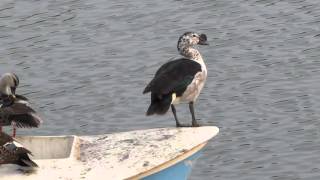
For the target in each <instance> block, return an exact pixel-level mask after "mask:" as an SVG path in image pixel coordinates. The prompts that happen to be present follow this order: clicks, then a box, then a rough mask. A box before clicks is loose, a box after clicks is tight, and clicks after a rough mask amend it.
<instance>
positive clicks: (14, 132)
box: [12, 122, 17, 137]
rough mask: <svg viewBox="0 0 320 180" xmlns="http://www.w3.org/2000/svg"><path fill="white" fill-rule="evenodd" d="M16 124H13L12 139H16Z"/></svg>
mask: <svg viewBox="0 0 320 180" xmlns="http://www.w3.org/2000/svg"><path fill="white" fill-rule="evenodd" d="M16 128H17V127H16V123H15V122H12V137H16V133H17V129H16Z"/></svg>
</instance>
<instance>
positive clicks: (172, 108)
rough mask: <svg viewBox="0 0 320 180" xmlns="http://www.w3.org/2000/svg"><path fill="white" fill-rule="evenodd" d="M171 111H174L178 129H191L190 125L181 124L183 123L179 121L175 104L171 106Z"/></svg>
mask: <svg viewBox="0 0 320 180" xmlns="http://www.w3.org/2000/svg"><path fill="white" fill-rule="evenodd" d="M171 110H172V113H173V116H174V119H175V120H176V127H190V125H185V124H181V123H180V122H179V121H178V117H177V112H176V108H175V107H174V105H173V104H171Z"/></svg>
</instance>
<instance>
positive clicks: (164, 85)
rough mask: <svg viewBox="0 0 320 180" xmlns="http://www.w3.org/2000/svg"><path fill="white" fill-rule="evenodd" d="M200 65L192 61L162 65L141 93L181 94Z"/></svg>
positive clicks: (199, 68) (175, 61)
mask: <svg viewBox="0 0 320 180" xmlns="http://www.w3.org/2000/svg"><path fill="white" fill-rule="evenodd" d="M200 71H201V65H200V64H199V63H197V62H195V61H193V60H189V59H183V58H182V59H178V60H174V61H170V62H168V63H166V64H164V65H162V66H161V67H160V68H159V69H158V71H157V72H156V74H155V77H154V78H153V79H152V80H151V82H150V83H149V84H148V86H147V87H146V88H145V89H144V91H143V93H148V92H150V91H151V92H152V93H155V94H168V93H170V92H176V93H179V94H181V93H183V91H184V90H185V89H186V88H187V86H188V85H189V84H190V83H191V82H192V80H193V78H194V76H195V74H196V73H197V72H200Z"/></svg>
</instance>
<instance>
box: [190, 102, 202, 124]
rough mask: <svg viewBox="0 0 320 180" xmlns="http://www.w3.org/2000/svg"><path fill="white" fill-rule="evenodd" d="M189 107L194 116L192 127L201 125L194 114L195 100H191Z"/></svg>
mask: <svg viewBox="0 0 320 180" xmlns="http://www.w3.org/2000/svg"><path fill="white" fill-rule="evenodd" d="M189 109H190V113H191V116H192V127H199V126H200V125H199V124H198V122H197V121H196V117H195V115H194V107H193V102H192V101H191V102H189Z"/></svg>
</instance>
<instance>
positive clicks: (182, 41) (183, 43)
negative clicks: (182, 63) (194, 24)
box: [177, 32, 209, 51]
mask: <svg viewBox="0 0 320 180" xmlns="http://www.w3.org/2000/svg"><path fill="white" fill-rule="evenodd" d="M197 44H199V45H209V44H208V42H207V36H206V35H205V34H197V33H195V32H186V33H184V34H183V35H182V36H180V38H179V40H178V45H177V47H178V50H179V51H180V49H181V48H184V47H190V46H194V45H197Z"/></svg>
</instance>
